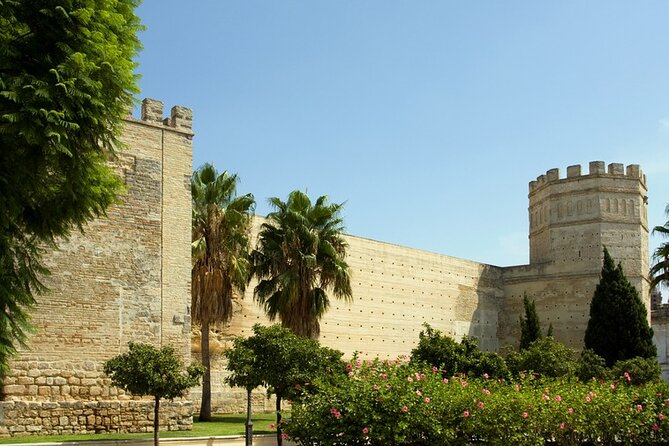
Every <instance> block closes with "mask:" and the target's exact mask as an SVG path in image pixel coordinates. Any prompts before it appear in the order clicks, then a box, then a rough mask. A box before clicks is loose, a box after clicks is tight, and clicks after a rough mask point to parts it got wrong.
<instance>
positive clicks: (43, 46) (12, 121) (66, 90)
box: [0, 0, 141, 374]
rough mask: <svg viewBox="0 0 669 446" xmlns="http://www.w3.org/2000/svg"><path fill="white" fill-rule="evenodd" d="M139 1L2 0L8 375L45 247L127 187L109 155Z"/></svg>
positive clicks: (135, 44) (0, 299) (0, 182)
mask: <svg viewBox="0 0 669 446" xmlns="http://www.w3.org/2000/svg"><path fill="white" fill-rule="evenodd" d="M138 3H139V1H138V0H105V1H94V0H30V1H27V0H21V1H20V0H0V73H1V76H0V197H2V200H0V308H2V310H3V311H0V374H4V373H6V372H7V362H8V359H9V356H10V355H11V354H13V353H14V352H15V350H16V342H22V341H24V340H25V337H26V333H27V331H28V330H29V329H30V319H29V315H28V309H29V308H30V306H31V305H33V304H34V302H35V299H34V294H35V293H39V292H41V291H43V290H44V287H43V285H42V283H41V282H40V276H41V275H43V274H46V273H47V270H46V269H45V268H44V267H43V266H42V264H41V262H40V261H41V256H42V253H43V249H44V247H45V246H48V245H50V244H53V243H54V242H55V241H56V240H57V239H58V238H60V237H67V236H68V234H70V231H71V230H72V228H73V227H79V228H82V227H83V225H84V223H85V222H86V221H88V220H90V219H92V218H94V217H97V216H100V215H103V214H104V212H105V209H106V208H107V207H108V206H109V205H110V204H112V203H113V202H114V200H115V197H116V194H117V193H118V192H120V191H121V190H122V187H123V186H122V182H121V180H120V179H119V178H118V177H117V176H116V175H115V173H114V171H113V169H112V168H111V167H110V166H109V165H108V164H107V161H109V159H110V158H111V157H113V155H114V151H115V150H117V148H118V147H120V145H121V144H120V143H119V140H118V137H119V135H120V132H121V127H122V118H123V117H124V116H125V115H126V114H127V113H128V110H129V108H130V107H131V105H132V101H133V99H132V95H133V94H134V93H136V92H137V91H138V89H137V75H135V74H134V73H133V70H134V68H135V65H136V63H135V62H134V61H133V58H134V57H135V56H136V54H137V53H138V51H139V49H140V42H139V40H138V38H137V35H136V33H137V32H138V31H139V30H140V29H141V25H140V22H139V19H138V18H137V16H136V15H135V13H134V11H135V8H136V6H137V5H138Z"/></svg>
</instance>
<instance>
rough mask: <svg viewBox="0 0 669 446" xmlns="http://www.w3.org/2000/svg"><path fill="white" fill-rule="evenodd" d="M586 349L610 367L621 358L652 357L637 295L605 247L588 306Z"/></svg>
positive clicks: (644, 314)
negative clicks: (595, 284) (602, 264)
mask: <svg viewBox="0 0 669 446" xmlns="http://www.w3.org/2000/svg"><path fill="white" fill-rule="evenodd" d="M585 348H590V349H592V350H594V352H595V353H597V354H598V355H599V356H601V357H602V358H604V359H605V360H606V365H607V366H609V367H610V366H612V365H613V364H614V363H615V362H616V361H619V360H621V359H630V358H634V357H637V356H641V357H643V358H654V357H655V356H656V354H657V351H656V348H655V345H654V344H653V329H652V328H650V326H649V325H648V320H647V312H646V307H645V306H644V304H643V302H642V301H641V298H640V297H639V292H638V291H637V290H636V288H634V286H632V284H631V283H630V282H629V281H628V280H627V278H626V277H625V274H624V273H623V268H622V265H620V263H619V264H618V266H617V267H616V266H615V263H614V261H613V259H612V258H611V256H610V255H609V252H608V251H607V250H606V248H604V266H603V267H602V275H601V279H600V280H599V284H598V285H597V288H596V289H595V294H594V296H593V298H592V302H591V303H590V320H589V321H588V327H587V329H586V330H585Z"/></svg>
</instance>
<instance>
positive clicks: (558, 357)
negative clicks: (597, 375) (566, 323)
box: [506, 337, 576, 378]
mask: <svg viewBox="0 0 669 446" xmlns="http://www.w3.org/2000/svg"><path fill="white" fill-rule="evenodd" d="M575 358H576V352H575V351H574V350H572V349H570V348H568V347H566V346H565V345H563V344H561V343H559V342H557V341H555V340H554V339H553V338H549V337H545V338H540V339H537V340H536V341H534V342H532V343H531V344H530V346H529V347H528V348H527V349H525V350H522V351H521V352H512V353H510V354H509V355H508V356H507V357H506V363H507V366H508V367H509V370H510V371H511V373H513V374H516V375H517V374H519V373H521V372H529V371H531V372H534V373H536V374H539V375H542V376H549V377H553V378H556V377H560V376H565V377H566V376H570V375H572V374H573V373H574V371H575V370H576V359H575Z"/></svg>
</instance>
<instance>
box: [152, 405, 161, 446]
mask: <svg viewBox="0 0 669 446" xmlns="http://www.w3.org/2000/svg"><path fill="white" fill-rule="evenodd" d="M159 414H160V397H159V396H156V404H154V405H153V446H158V443H159V442H160V439H159V437H158V432H160V417H159V416H158V415H159Z"/></svg>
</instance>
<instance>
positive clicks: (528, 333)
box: [520, 294, 552, 350]
mask: <svg viewBox="0 0 669 446" xmlns="http://www.w3.org/2000/svg"><path fill="white" fill-rule="evenodd" d="M523 309H524V311H525V317H522V316H521V318H520V349H521V350H525V349H526V348H529V346H530V344H531V343H533V342H534V341H536V340H537V339H539V338H541V324H540V322H539V315H538V314H537V306H536V304H535V303H534V300H532V301H531V302H530V299H529V298H528V297H527V294H523ZM551 327H552V325H551Z"/></svg>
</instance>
